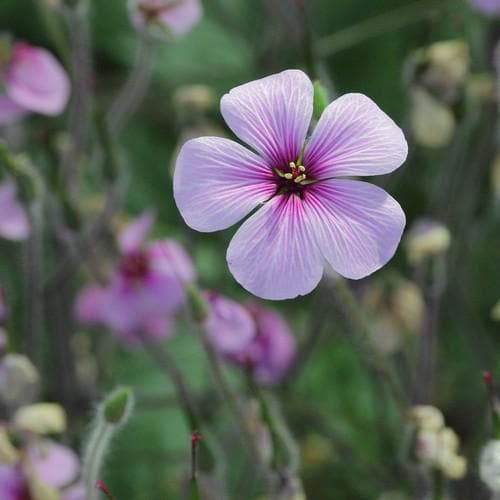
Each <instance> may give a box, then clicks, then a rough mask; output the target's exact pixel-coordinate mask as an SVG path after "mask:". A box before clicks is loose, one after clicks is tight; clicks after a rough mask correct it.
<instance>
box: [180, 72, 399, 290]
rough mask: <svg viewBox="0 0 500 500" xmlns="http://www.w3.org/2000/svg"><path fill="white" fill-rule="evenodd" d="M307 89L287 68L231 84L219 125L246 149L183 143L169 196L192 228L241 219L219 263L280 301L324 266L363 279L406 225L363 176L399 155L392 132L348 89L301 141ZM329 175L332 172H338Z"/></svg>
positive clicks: (225, 143) (312, 282)
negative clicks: (225, 126) (224, 259)
mask: <svg viewBox="0 0 500 500" xmlns="http://www.w3.org/2000/svg"><path fill="white" fill-rule="evenodd" d="M312 109H313V86H312V84H311V81H310V80H309V78H307V76H306V75H305V74H304V73H302V72H301V71H298V70H289V71H284V72H283V73H279V74H277V75H272V76H269V77H267V78H263V79H261V80H257V81H254V82H250V83H247V84H245V85H242V86H240V87H237V88H235V89H233V90H231V92H230V93H229V94H226V95H225V96H224V97H223V98H222V101H221V112H222V115H223V116H224V119H225V120H226V122H227V124H228V125H229V127H230V128H231V129H232V130H233V132H234V133H235V134H236V135H237V136H238V137H239V138H240V139H241V140H243V141H245V142H246V143H247V144H248V145H249V146H250V147H251V148H252V149H253V150H254V151H256V153H254V152H253V151H251V150H249V149H247V148H244V147H243V146H240V145H239V144H237V143H235V142H233V141H231V140H228V139H223V138H220V137H204V138H198V139H193V140H190V141H188V142H187V143H186V144H184V146H183V147H182V149H181V152H180V154H179V157H178V159H177V165H176V170H175V175H174V196H175V200H176V203H177V206H178V208H179V210H180V212H181V214H182V216H183V218H184V220H185V221H186V223H187V224H188V225H189V226H190V227H192V228H193V229H196V230H198V231H206V232H210V231H218V230H222V229H226V228H228V227H230V226H232V225H233V224H235V223H236V222H238V221H240V220H241V219H243V218H244V217H246V216H247V215H249V214H250V213H251V212H253V211H254V210H255V209H258V210H256V211H255V213H253V214H252V215H251V216H250V217H248V219H247V220H246V221H245V222H244V223H243V224H242V226H241V227H240V228H239V230H238V231H237V232H236V234H235V236H234V237H233V239H232V241H231V243H230V245H229V248H228V251H227V261H228V265H229V269H230V271H231V272H232V274H233V276H234V277H235V278H236V280H237V281H238V282H239V283H240V284H241V285H242V286H243V287H245V288H246V289H247V290H249V291H250V292H252V293H253V294H254V295H257V296H259V297H263V298H266V299H286V298H293V297H296V296H297V295H305V294H307V293H309V292H310V291H311V290H313V289H314V288H315V287H316V285H317V284H318V282H319V280H320V279H321V276H322V274H323V269H324V266H325V263H328V264H330V265H331V266H332V267H333V269H334V270H335V271H337V272H338V273H339V274H341V275H343V276H345V277H347V278H352V279H358V278H363V277H365V276H367V275H369V274H371V273H373V272H374V271H376V270H377V269H379V268H380V267H382V266H383V265H384V264H386V263H387V261H388V260H389V259H390V258H391V257H392V256H393V255H394V252H395V251H396V248H397V246H398V244H399V241H400V239H401V234H402V232H403V228H404V225H405V215H404V213H403V211H402V209H401V207H400V206H399V204H398V203H397V202H396V201H395V200H394V199H393V198H392V197H391V196H389V195H388V194H387V193H386V192H385V191H383V190H382V189H380V188H379V187H376V186H374V185H371V184H368V183H366V182H360V181H357V180H351V179H342V177H352V176H371V175H377V174H385V173H388V172H391V171H393V170H395V169H396V168H398V167H399V166H400V165H401V164H402V163H403V162H404V160H405V159H406V156H407V144H406V141H405V138H404V135H403V133H402V131H401V130H400V129H399V127H397V125H396V124H395V123H394V122H393V121H392V120H391V119H390V118H389V117H388V116H387V115H386V114H384V113H383V112H382V111H381V110H380V109H379V108H378V107H377V106H376V104H375V103H373V101H371V100H370V99H369V98H368V97H366V96H364V95H361V94H347V95H344V96H342V97H340V98H338V99H337V100H335V101H334V102H333V103H331V104H330V105H329V106H328V107H327V108H326V109H325V111H324V113H323V115H322V117H321V119H320V120H319V122H318V124H317V125H316V127H315V130H314V132H313V133H312V135H311V137H310V138H309V140H308V141H307V142H306V135H307V131H308V128H309V124H310V122H311V116H312ZM339 177H340V178H339Z"/></svg>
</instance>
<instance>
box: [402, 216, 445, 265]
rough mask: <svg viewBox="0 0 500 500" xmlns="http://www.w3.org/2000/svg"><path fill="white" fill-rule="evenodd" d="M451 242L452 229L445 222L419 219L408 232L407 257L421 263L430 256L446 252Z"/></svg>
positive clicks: (416, 263)
mask: <svg viewBox="0 0 500 500" xmlns="http://www.w3.org/2000/svg"><path fill="white" fill-rule="evenodd" d="M450 243H451V235H450V231H449V230H448V228H447V227H446V226H444V225H443V224H441V223H439V222H437V221H434V220H431V219H419V220H417V221H416V222H415V223H414V224H413V226H412V227H411V229H410V231H409V232H408V233H407V234H406V238H405V248H406V255H407V259H408V261H409V262H410V264H412V265H419V264H421V263H422V262H423V261H424V260H426V259H427V258H429V257H435V256H437V255H441V254H443V253H445V252H446V251H447V250H448V248H449V246H450Z"/></svg>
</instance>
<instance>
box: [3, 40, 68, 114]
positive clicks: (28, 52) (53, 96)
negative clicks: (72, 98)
mask: <svg viewBox="0 0 500 500" xmlns="http://www.w3.org/2000/svg"><path fill="white" fill-rule="evenodd" d="M5 87H6V91H7V95H8V96H9V97H10V98H11V99H12V100H13V101H14V102H15V103H16V104H18V105H20V106H22V107H24V108H26V109H28V110H30V111H36V112H38V113H43V114H46V115H57V114H59V113H61V112H62V111H63V110H64V108H65V106H66V103H67V102H68V98H69V91H70V84H69V79H68V76H67V75H66V73H65V71H64V69H63V67H62V66H61V64H60V63H59V61H58V60H57V59H56V58H55V57H54V56H53V55H52V54H51V53H50V52H48V51H47V50H45V49H41V48H38V47H32V46H31V45H28V44H26V43H21V42H18V43H16V44H15V45H14V49H13V55H12V61H11V63H10V65H9V68H8V71H7V76H6V84H5Z"/></svg>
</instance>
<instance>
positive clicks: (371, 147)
mask: <svg viewBox="0 0 500 500" xmlns="http://www.w3.org/2000/svg"><path fill="white" fill-rule="evenodd" d="M407 154H408V145H407V143H406V140H405V137H404V135H403V132H402V130H401V129H400V128H399V127H398V126H397V125H396V124H395V123H394V122H393V121H392V119H391V118H389V117H388V116H387V115H386V114H385V113H384V112H383V111H382V110H381V109H380V108H379V107H378V106H377V105H376V104H375V103H374V102H373V101H372V100H371V99H370V98H368V97H366V96H364V95H363V94H346V95H344V96H342V97H339V98H338V99H336V100H335V101H333V102H332V103H331V104H330V105H329V106H328V107H327V108H326V109H325V111H324V112H323V114H322V115H321V118H320V120H319V122H318V124H317V125H316V128H315V129H314V132H313V134H312V137H311V139H310V141H309V143H308V144H307V147H306V149H305V153H304V160H303V165H304V166H305V167H306V169H307V174H308V175H309V177H311V178H315V179H327V178H332V177H343V176H351V175H352V176H357V175H378V174H386V173H388V172H392V171H393V170H395V169H396V168H398V167H399V166H400V165H401V164H402V163H403V162H404V161H405V159H406V156H407Z"/></svg>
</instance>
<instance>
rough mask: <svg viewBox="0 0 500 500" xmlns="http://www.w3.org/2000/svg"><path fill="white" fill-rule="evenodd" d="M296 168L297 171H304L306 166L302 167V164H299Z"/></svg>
mask: <svg viewBox="0 0 500 500" xmlns="http://www.w3.org/2000/svg"><path fill="white" fill-rule="evenodd" d="M298 169H299V172H305V171H306V167H304V165H299V166H298Z"/></svg>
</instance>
